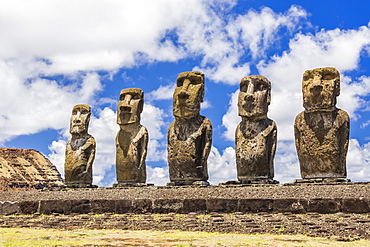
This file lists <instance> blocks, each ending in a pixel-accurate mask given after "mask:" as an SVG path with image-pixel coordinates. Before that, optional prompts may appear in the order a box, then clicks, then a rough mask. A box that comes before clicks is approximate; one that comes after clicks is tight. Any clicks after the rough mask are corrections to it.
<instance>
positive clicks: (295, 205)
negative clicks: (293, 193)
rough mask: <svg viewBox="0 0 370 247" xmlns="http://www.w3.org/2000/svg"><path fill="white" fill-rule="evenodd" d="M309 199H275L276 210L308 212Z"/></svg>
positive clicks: (298, 212)
mask: <svg viewBox="0 0 370 247" xmlns="http://www.w3.org/2000/svg"><path fill="white" fill-rule="evenodd" d="M307 205H308V202H307V200H303V199H290V198H289V199H288V198H286V199H274V203H273V211H274V212H292V213H296V214H302V213H306V212H307Z"/></svg>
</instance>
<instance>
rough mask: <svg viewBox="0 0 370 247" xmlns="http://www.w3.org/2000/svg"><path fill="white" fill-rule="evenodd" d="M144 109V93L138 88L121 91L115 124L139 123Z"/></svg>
mask: <svg viewBox="0 0 370 247" xmlns="http://www.w3.org/2000/svg"><path fill="white" fill-rule="evenodd" d="M143 107H144V92H143V90H141V89H140V88H126V89H122V91H121V93H120V99H119V102H118V106H117V124H119V125H125V124H132V123H136V122H140V114H141V112H142V111H143Z"/></svg>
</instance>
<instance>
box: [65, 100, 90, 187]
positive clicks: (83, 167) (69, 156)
mask: <svg viewBox="0 0 370 247" xmlns="http://www.w3.org/2000/svg"><path fill="white" fill-rule="evenodd" d="M90 115H91V108H90V106H88V105H76V106H75V107H73V110H72V116H71V121H70V130H69V132H70V133H71V134H72V138H71V139H69V140H68V143H67V147H66V159H65V163H64V176H65V182H66V184H67V185H70V186H81V187H84V186H86V187H89V186H91V183H92V165H93V162H94V158H95V147H96V143H95V139H94V137H92V136H91V135H89V134H88V133H87V131H88V127H89V122H90Z"/></svg>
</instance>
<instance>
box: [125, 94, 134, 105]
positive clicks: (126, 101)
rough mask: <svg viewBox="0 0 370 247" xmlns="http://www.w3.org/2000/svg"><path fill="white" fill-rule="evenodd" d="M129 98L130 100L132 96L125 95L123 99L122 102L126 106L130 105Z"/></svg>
mask: <svg viewBox="0 0 370 247" xmlns="http://www.w3.org/2000/svg"><path fill="white" fill-rule="evenodd" d="M131 98H132V95H131V94H126V95H125V99H124V100H123V102H124V103H125V104H127V105H129V104H130V101H131Z"/></svg>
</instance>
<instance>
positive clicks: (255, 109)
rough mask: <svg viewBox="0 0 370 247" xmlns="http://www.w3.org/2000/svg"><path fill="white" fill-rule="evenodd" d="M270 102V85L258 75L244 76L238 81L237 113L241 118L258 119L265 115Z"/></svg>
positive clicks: (264, 78)
mask: <svg viewBox="0 0 370 247" xmlns="http://www.w3.org/2000/svg"><path fill="white" fill-rule="evenodd" d="M270 101H271V83H270V81H269V80H267V78H266V77H264V76H260V75H252V76H246V77H244V78H243V79H242V80H241V81H240V92H239V97H238V111H239V116H241V117H248V118H251V117H259V116H264V115H266V114H267V111H268V106H269V105H270Z"/></svg>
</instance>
